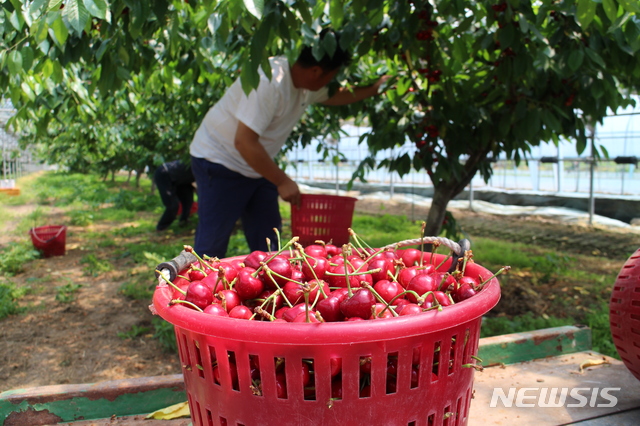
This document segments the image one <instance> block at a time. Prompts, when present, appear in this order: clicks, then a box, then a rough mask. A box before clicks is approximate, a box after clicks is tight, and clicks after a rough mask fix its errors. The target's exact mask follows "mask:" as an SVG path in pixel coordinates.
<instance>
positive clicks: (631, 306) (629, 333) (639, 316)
mask: <svg viewBox="0 0 640 426" xmlns="http://www.w3.org/2000/svg"><path fill="white" fill-rule="evenodd" d="M609 325H610V329H611V335H612V336H613V343H614V344H615V345H616V349H617V350H618V354H619V355H620V358H621V359H622V361H623V362H624V364H625V365H626V366H627V368H628V369H629V371H631V373H632V374H633V375H634V376H636V378H637V379H638V380H640V343H638V342H640V249H638V250H637V251H636V252H635V253H634V254H633V255H631V257H630V258H629V259H628V260H627V262H626V263H625V264H624V266H622V269H621V270H620V273H619V274H618V278H617V279H616V282H615V284H614V286H613V292H612V294H611V300H610V302H609Z"/></svg>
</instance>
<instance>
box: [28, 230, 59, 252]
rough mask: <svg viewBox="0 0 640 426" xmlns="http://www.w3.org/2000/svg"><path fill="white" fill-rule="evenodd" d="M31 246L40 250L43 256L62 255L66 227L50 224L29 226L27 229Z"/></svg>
mask: <svg viewBox="0 0 640 426" xmlns="http://www.w3.org/2000/svg"><path fill="white" fill-rule="evenodd" d="M29 235H31V241H32V242H33V247H35V249H36V250H39V251H41V252H42V255H43V256H44V257H52V256H64V253H65V249H66V239H67V227H66V226H64V225H50V226H40V227H37V228H31V229H30V230H29Z"/></svg>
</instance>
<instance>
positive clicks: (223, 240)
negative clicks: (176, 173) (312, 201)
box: [191, 157, 282, 259]
mask: <svg viewBox="0 0 640 426" xmlns="http://www.w3.org/2000/svg"><path fill="white" fill-rule="evenodd" d="M191 168H192V170H193V175H194V176H195V179H196V184H197V187H198V211H199V212H200V214H199V215H198V229H197V231H196V238H195V244H194V247H193V248H194V250H195V251H196V253H197V254H198V255H200V256H202V255H205V254H206V255H208V256H211V257H218V258H220V259H222V258H224V257H225V256H226V253H227V247H228V245H229V239H230V237H231V233H232V232H233V228H234V226H235V224H236V222H237V221H238V219H240V220H241V221H242V228H243V230H244V234H245V237H246V239H247V243H248V244H249V249H250V251H255V250H262V251H270V250H275V249H277V237H276V233H275V232H274V228H275V229H278V231H280V230H281V228H282V218H281V217H280V207H279V205H278V189H277V188H276V186H275V185H274V184H272V183H271V182H269V181H268V180H266V179H265V178H248V177H246V176H243V175H241V174H240V173H237V172H234V171H232V170H229V169H227V168H226V167H224V166H223V165H221V164H216V163H211V162H209V161H207V160H205V159H203V158H196V157H191ZM267 238H269V240H270V241H271V247H268V246H267V242H266V239H267Z"/></svg>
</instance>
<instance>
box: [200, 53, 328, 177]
mask: <svg viewBox="0 0 640 426" xmlns="http://www.w3.org/2000/svg"><path fill="white" fill-rule="evenodd" d="M270 62H271V69H272V76H271V80H269V79H268V78H267V76H266V75H265V74H264V72H262V70H260V71H259V72H260V83H259V85H258V87H257V89H255V90H253V91H251V93H250V94H249V96H247V95H245V93H244V91H243V90H242V86H241V84H240V79H237V80H236V81H235V82H234V83H233V84H232V85H231V87H229V89H227V91H226V93H225V94H224V96H222V98H221V99H220V100H219V101H218V102H217V103H216V104H215V105H214V106H213V107H212V108H211V109H210V110H209V112H207V115H206V116H205V117H204V120H203V121H202V124H200V127H199V128H198V130H197V131H196V134H195V136H194V138H193V141H192V142H191V146H190V148H189V151H190V153H191V155H192V156H194V157H196V158H204V159H206V160H208V161H211V162H212V163H217V164H222V165H223V166H225V167H227V168H228V169H230V170H233V171H235V172H238V173H240V174H242V175H244V176H246V177H250V178H258V177H260V175H259V174H258V173H256V171H255V170H253V169H252V168H251V166H249V165H248V164H247V163H246V162H245V161H244V159H243V158H242V156H241V155H240V153H239V152H238V150H237V149H236V148H235V147H234V143H233V141H234V138H235V135H236V130H237V128H238V122H239V121H241V122H243V123H244V124H245V125H246V126H247V127H249V128H250V129H251V130H253V131H254V132H256V133H257V134H258V135H259V136H260V143H261V144H262V145H263V146H264V148H265V149H266V151H267V153H268V154H269V155H270V156H271V158H274V157H275V156H276V155H277V154H278V152H280V149H281V148H282V146H283V145H284V143H285V142H286V140H287V138H288V137H289V135H290V134H291V131H292V130H293V128H294V127H295V125H296V124H297V123H298V121H299V120H300V117H301V116H302V114H303V113H304V111H305V110H306V108H307V106H309V105H310V104H312V103H317V102H323V101H325V100H327V99H328V98H329V95H328V90H327V88H326V87H325V88H323V89H320V90H318V91H316V92H312V91H309V90H306V89H297V88H296V87H294V85H293V81H292V80H291V70H290V68H289V63H288V61H287V59H286V58H285V57H280V56H278V57H274V58H271V59H270Z"/></svg>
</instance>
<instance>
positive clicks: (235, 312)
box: [229, 305, 253, 320]
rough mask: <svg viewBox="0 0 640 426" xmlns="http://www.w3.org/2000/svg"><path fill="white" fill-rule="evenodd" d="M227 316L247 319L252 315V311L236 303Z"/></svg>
mask: <svg viewBox="0 0 640 426" xmlns="http://www.w3.org/2000/svg"><path fill="white" fill-rule="evenodd" d="M229 316H230V317H231V318H237V319H245V320H248V319H251V317H252V316H253V312H251V309H249V308H248V307H246V306H243V305H238V306H236V307H235V308H233V309H232V310H231V312H229Z"/></svg>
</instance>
